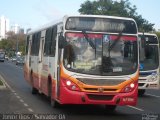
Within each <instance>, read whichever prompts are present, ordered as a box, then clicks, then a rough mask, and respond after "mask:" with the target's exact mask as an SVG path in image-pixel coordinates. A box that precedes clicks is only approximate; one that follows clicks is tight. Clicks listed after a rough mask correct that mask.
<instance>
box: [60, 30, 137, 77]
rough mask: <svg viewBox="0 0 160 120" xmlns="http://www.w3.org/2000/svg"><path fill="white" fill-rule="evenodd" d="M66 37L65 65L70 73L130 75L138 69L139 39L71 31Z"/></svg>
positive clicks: (119, 35)
mask: <svg viewBox="0 0 160 120" xmlns="http://www.w3.org/2000/svg"><path fill="white" fill-rule="evenodd" d="M65 37H66V40H67V42H68V45H67V46H66V47H65V49H64V56H63V58H64V59H63V63H64V67H65V68H66V69H67V70H69V71H73V72H78V73H84V74H92V75H127V74H130V73H134V72H135V71H136V70H137V67H138V60H137V59H138V57H137V56H138V54H137V36H127V35H121V34H117V35H110V34H95V33H84V32H82V33H73V32H70V33H69V32H68V33H66V34H65Z"/></svg>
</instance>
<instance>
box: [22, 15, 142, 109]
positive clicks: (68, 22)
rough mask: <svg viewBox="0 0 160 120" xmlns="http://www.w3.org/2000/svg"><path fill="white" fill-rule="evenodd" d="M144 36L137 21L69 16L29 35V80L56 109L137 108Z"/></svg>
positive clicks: (27, 62)
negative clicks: (88, 106) (71, 106)
mask: <svg viewBox="0 0 160 120" xmlns="http://www.w3.org/2000/svg"><path fill="white" fill-rule="evenodd" d="M138 54H139V53H138V34H137V25H136V22H135V21H134V20H133V19H131V18H124V17H114V16H99V15H78V16H65V17H64V18H63V19H62V20H61V21H58V22H56V23H54V22H53V23H51V24H48V25H46V26H44V27H42V28H39V29H37V30H32V31H30V32H29V33H28V34H27V40H26V56H25V65H24V76H25V79H26V80H27V81H28V82H29V83H30V85H31V86H32V93H37V92H41V93H44V94H45V95H46V96H48V97H50V98H51V105H52V106H54V107H57V106H58V105H59V104H61V105H62V104H102V105H105V106H106V107H107V108H110V109H113V110H114V109H115V108H116V106H117V105H133V106H134V105H136V102H137V91H138V77H139V59H138Z"/></svg>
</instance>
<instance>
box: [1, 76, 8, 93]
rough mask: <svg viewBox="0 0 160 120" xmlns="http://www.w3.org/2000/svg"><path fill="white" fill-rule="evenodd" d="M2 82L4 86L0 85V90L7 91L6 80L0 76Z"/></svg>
mask: <svg viewBox="0 0 160 120" xmlns="http://www.w3.org/2000/svg"><path fill="white" fill-rule="evenodd" d="M0 80H1V81H2V83H3V85H0V90H4V89H6V88H7V87H6V84H5V81H4V78H3V77H2V76H1V75H0Z"/></svg>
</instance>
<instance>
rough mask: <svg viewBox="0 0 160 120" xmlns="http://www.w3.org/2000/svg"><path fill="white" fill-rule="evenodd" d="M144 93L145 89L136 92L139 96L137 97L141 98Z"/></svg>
mask: <svg viewBox="0 0 160 120" xmlns="http://www.w3.org/2000/svg"><path fill="white" fill-rule="evenodd" d="M145 91H146V90H145V89H139V90H138V95H139V96H143V95H144V93H145Z"/></svg>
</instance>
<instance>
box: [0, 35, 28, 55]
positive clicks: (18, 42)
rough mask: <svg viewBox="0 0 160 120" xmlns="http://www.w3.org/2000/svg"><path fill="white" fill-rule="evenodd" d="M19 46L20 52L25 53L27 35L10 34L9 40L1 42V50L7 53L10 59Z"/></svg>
mask: <svg viewBox="0 0 160 120" xmlns="http://www.w3.org/2000/svg"><path fill="white" fill-rule="evenodd" d="M17 46H18V51H20V52H22V54H24V53H25V35H24V34H13V33H11V32H10V33H8V38H7V39H3V40H1V41H0V49H3V50H5V51H6V53H7V55H8V56H9V57H11V56H13V55H14V54H15V52H16V49H17Z"/></svg>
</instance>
